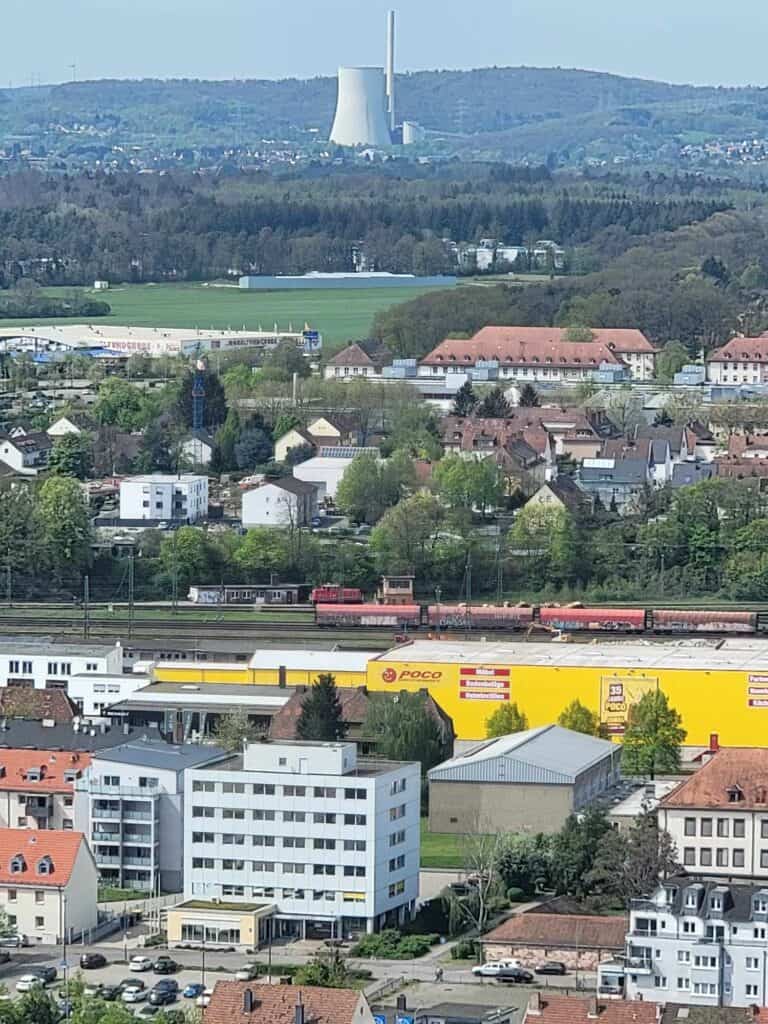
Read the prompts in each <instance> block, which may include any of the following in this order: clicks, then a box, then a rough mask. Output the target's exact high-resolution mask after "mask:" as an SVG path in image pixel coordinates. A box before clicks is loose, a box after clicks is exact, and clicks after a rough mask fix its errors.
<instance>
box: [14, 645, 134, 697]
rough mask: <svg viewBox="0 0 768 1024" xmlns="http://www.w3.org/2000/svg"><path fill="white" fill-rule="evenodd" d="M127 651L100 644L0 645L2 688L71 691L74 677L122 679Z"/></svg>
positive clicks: (115, 646)
mask: <svg viewBox="0 0 768 1024" xmlns="http://www.w3.org/2000/svg"><path fill="white" fill-rule="evenodd" d="M122 671H123V648H122V647H121V646H120V644H119V643H118V644H115V645H114V646H112V647H108V646H106V645H100V644H87V645H86V644H50V643H44V642H39V643H38V642H36V641H34V640H21V639H20V640H4V641H0V687H2V686H8V687H18V688H20V689H30V690H31V689H37V690H65V691H68V690H69V684H70V681H71V679H72V678H73V677H74V676H85V677H88V678H95V677H96V676H98V675H110V676H119V675H121V674H122Z"/></svg>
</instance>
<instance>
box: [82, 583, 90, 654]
mask: <svg viewBox="0 0 768 1024" xmlns="http://www.w3.org/2000/svg"><path fill="white" fill-rule="evenodd" d="M90 589H91V581H90V578H89V577H88V576H83V640H87V639H88V637H89V636H90V633H91V618H90V615H91V612H90V606H89V598H90Z"/></svg>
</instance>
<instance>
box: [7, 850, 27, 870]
mask: <svg viewBox="0 0 768 1024" xmlns="http://www.w3.org/2000/svg"><path fill="white" fill-rule="evenodd" d="M26 866H27V865H26V863H25V861H24V857H23V855H22V854H20V853H17V854H16V856H15V857H11V863H10V868H9V870H10V872H11V874H12V875H18V874H21V872H22V871H24V870H25V869H26Z"/></svg>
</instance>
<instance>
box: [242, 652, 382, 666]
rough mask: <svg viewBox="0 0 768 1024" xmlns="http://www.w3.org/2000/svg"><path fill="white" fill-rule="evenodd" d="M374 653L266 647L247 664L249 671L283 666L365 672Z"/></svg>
mask: <svg viewBox="0 0 768 1024" xmlns="http://www.w3.org/2000/svg"><path fill="white" fill-rule="evenodd" d="M375 654H376V652H375V651H319V650H312V651H306V650H285V649H277V650H275V649H274V648H269V647H266V648H264V649H263V650H261V651H256V653H255V654H254V655H253V657H252V658H251V660H250V661H249V662H248V668H251V669H277V668H279V667H280V666H281V665H284V666H285V668H286V669H288V670H289V671H295V672H333V671H334V670H335V671H337V672H365V670H366V669H367V667H368V662H369V661H370V659H371V658H373V657H374V656H375Z"/></svg>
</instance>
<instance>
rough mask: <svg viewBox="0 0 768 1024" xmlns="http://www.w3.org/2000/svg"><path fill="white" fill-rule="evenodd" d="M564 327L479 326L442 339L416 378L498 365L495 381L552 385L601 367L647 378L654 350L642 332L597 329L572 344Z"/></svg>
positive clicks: (586, 375)
mask: <svg viewBox="0 0 768 1024" xmlns="http://www.w3.org/2000/svg"><path fill="white" fill-rule="evenodd" d="M572 337H573V335H572V334H570V333H569V330H568V328H563V327H483V328H482V330H479V331H478V332H477V334H475V335H474V336H473V337H472V338H468V339H457V338H447V339H446V340H445V341H442V342H440V344H439V345H438V346H437V347H436V348H434V349H432V351H431V352H430V353H429V354H428V355H426V356H425V357H424V358H423V359H422V360H421V361H420V363H419V376H420V377H431V376H440V375H441V374H446V373H452V372H454V373H455V372H459V373H460V372H466V371H467V370H470V369H473V368H475V367H482V366H485V365H488V364H489V363H490V364H497V365H498V377H499V379H500V380H502V381H504V380H507V381H510V382H518V383H520V384H539V383H541V384H556V383H562V382H564V381H570V382H578V381H581V380H590V379H591V377H592V374H593V373H594V372H595V371H597V370H599V369H600V366H601V364H608V365H614V366H621V365H624V366H626V367H628V369H629V371H630V373H631V375H632V378H633V379H634V380H639V381H645V380H651V379H652V378H653V374H654V367H655V357H656V351H655V349H654V347H653V345H651V343H650V342H649V341H648V339H647V338H646V337H645V335H644V334H643V333H642V331H638V330H634V329H627V328H597V329H595V330H593V331H591V332H590V334H589V336H588V337H587V340H581V339H580V336H579V340H571V338H572Z"/></svg>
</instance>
